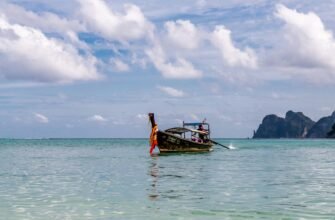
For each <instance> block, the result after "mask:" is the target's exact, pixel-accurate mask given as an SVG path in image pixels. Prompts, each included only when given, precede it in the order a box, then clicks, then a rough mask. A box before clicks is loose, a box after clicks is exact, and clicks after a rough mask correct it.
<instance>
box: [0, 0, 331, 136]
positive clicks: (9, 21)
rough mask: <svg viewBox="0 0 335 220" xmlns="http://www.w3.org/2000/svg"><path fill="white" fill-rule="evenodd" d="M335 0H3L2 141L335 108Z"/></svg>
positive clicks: (227, 128)
mask: <svg viewBox="0 0 335 220" xmlns="http://www.w3.org/2000/svg"><path fill="white" fill-rule="evenodd" d="M334 11H335V1H334V0H324V1H312V0H305V1H299V0H282V1H271V0H252V1H251V0H243V1H242V0H234V1H233V0H226V1H220V0H193V1H191V0H182V1H181V0H178V1H177V0H170V1H161V0H155V1H153V0H145V1H144V0H129V1H121V0H48V1H45V0H3V1H1V2H0V137H1V138H62V137H64V138H71V137H76V138H145V137H148V136H149V133H150V125H149V123H148V118H147V113H149V112H154V113H155V115H156V120H157V122H158V126H159V128H160V129H167V128H169V127H175V126H180V125H181V124H182V122H183V121H186V122H195V121H203V120H204V119H206V121H207V122H209V123H210V125H211V130H212V137H224V138H246V137H252V135H253V131H254V130H255V129H257V128H258V126H259V124H260V123H261V121H262V119H263V117H264V116H265V115H267V114H277V115H278V116H284V115H285V113H286V112H287V111H288V110H293V111H301V112H303V113H304V114H305V115H307V116H309V117H310V118H311V119H313V120H315V121H316V120H318V119H319V118H321V117H323V116H327V115H330V114H331V113H332V112H333V111H334V110H335V102H334V98H333V96H334V94H335V38H334V35H333V31H334V30H335V18H334V16H333V15H334V14H333V12H334Z"/></svg>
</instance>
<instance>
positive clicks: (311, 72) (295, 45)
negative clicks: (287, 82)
mask: <svg viewBox="0 0 335 220" xmlns="http://www.w3.org/2000/svg"><path fill="white" fill-rule="evenodd" d="M275 15H276V16H277V17H278V18H279V19H281V20H282V21H284V22H285V26H284V28H283V29H282V34H283V39H282V41H281V44H280V45H279V46H278V51H279V54H277V57H275V60H274V63H276V64H280V65H282V66H283V67H286V68H296V69H294V70H293V71H294V72H295V73H293V74H296V73H297V72H301V73H303V74H305V77H307V78H308V79H310V80H312V81H317V82H327V81H332V82H335V39H334V36H333V34H332V32H331V31H330V30H327V29H326V28H325V26H324V24H323V22H322V20H321V19H320V17H319V16H318V15H317V14H315V13H313V12H309V13H306V14H304V13H300V12H298V11H296V10H292V9H289V8H287V7H286V6H284V5H277V10H276V13H275ZM297 68H298V69H299V68H300V71H299V70H297ZM302 70H304V71H302ZM293 71H292V70H291V72H293Z"/></svg>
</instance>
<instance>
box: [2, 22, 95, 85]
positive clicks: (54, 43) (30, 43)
mask: <svg viewBox="0 0 335 220" xmlns="http://www.w3.org/2000/svg"><path fill="white" fill-rule="evenodd" d="M96 64H97V60H96V59H95V57H92V56H90V55H86V56H84V55H81V54H79V52H78V50H77V49H76V48H75V47H74V46H72V45H71V44H67V43H65V42H63V41H61V40H57V39H52V38H48V37H47V36H46V35H45V34H43V33H42V32H41V31H40V30H38V29H35V28H32V27H28V26H23V25H19V24H10V23H9V22H8V21H7V19H6V18H5V17H4V16H0V69H1V70H2V71H1V73H0V75H1V76H3V77H5V78H7V79H16V80H29V81H37V82H52V83H68V82H73V81H76V80H96V79H99V78H100V77H101V76H100V75H99V73H98V71H97V69H96Z"/></svg>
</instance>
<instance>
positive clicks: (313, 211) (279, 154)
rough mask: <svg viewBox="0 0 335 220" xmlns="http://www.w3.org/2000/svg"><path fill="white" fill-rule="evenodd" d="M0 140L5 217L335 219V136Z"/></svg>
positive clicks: (0, 204) (0, 210)
mask: <svg viewBox="0 0 335 220" xmlns="http://www.w3.org/2000/svg"><path fill="white" fill-rule="evenodd" d="M217 141H218V142H220V143H223V144H226V145H229V144H231V145H232V146H233V147H234V148H235V149H234V150H226V149H224V148H221V147H219V146H217V147H216V148H215V149H214V151H213V152H210V153H204V154H175V155H170V156H156V157H150V156H149V155H148V151H149V147H148V141H147V140H144V139H55V140H47V139H46V140H0V219H4V220H11V219H20V220H21V219H43V220H45V219H62V220H63V219H78V220H85V219H335V141H330V140H229V139H217Z"/></svg>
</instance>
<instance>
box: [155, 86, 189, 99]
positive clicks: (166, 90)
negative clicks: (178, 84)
mask: <svg viewBox="0 0 335 220" xmlns="http://www.w3.org/2000/svg"><path fill="white" fill-rule="evenodd" d="M157 88H158V89H159V90H160V91H162V92H164V93H165V94H167V95H169V96H172V97H177V98H180V97H184V96H185V93H184V92H183V91H182V90H178V89H175V88H172V87H168V86H157Z"/></svg>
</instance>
